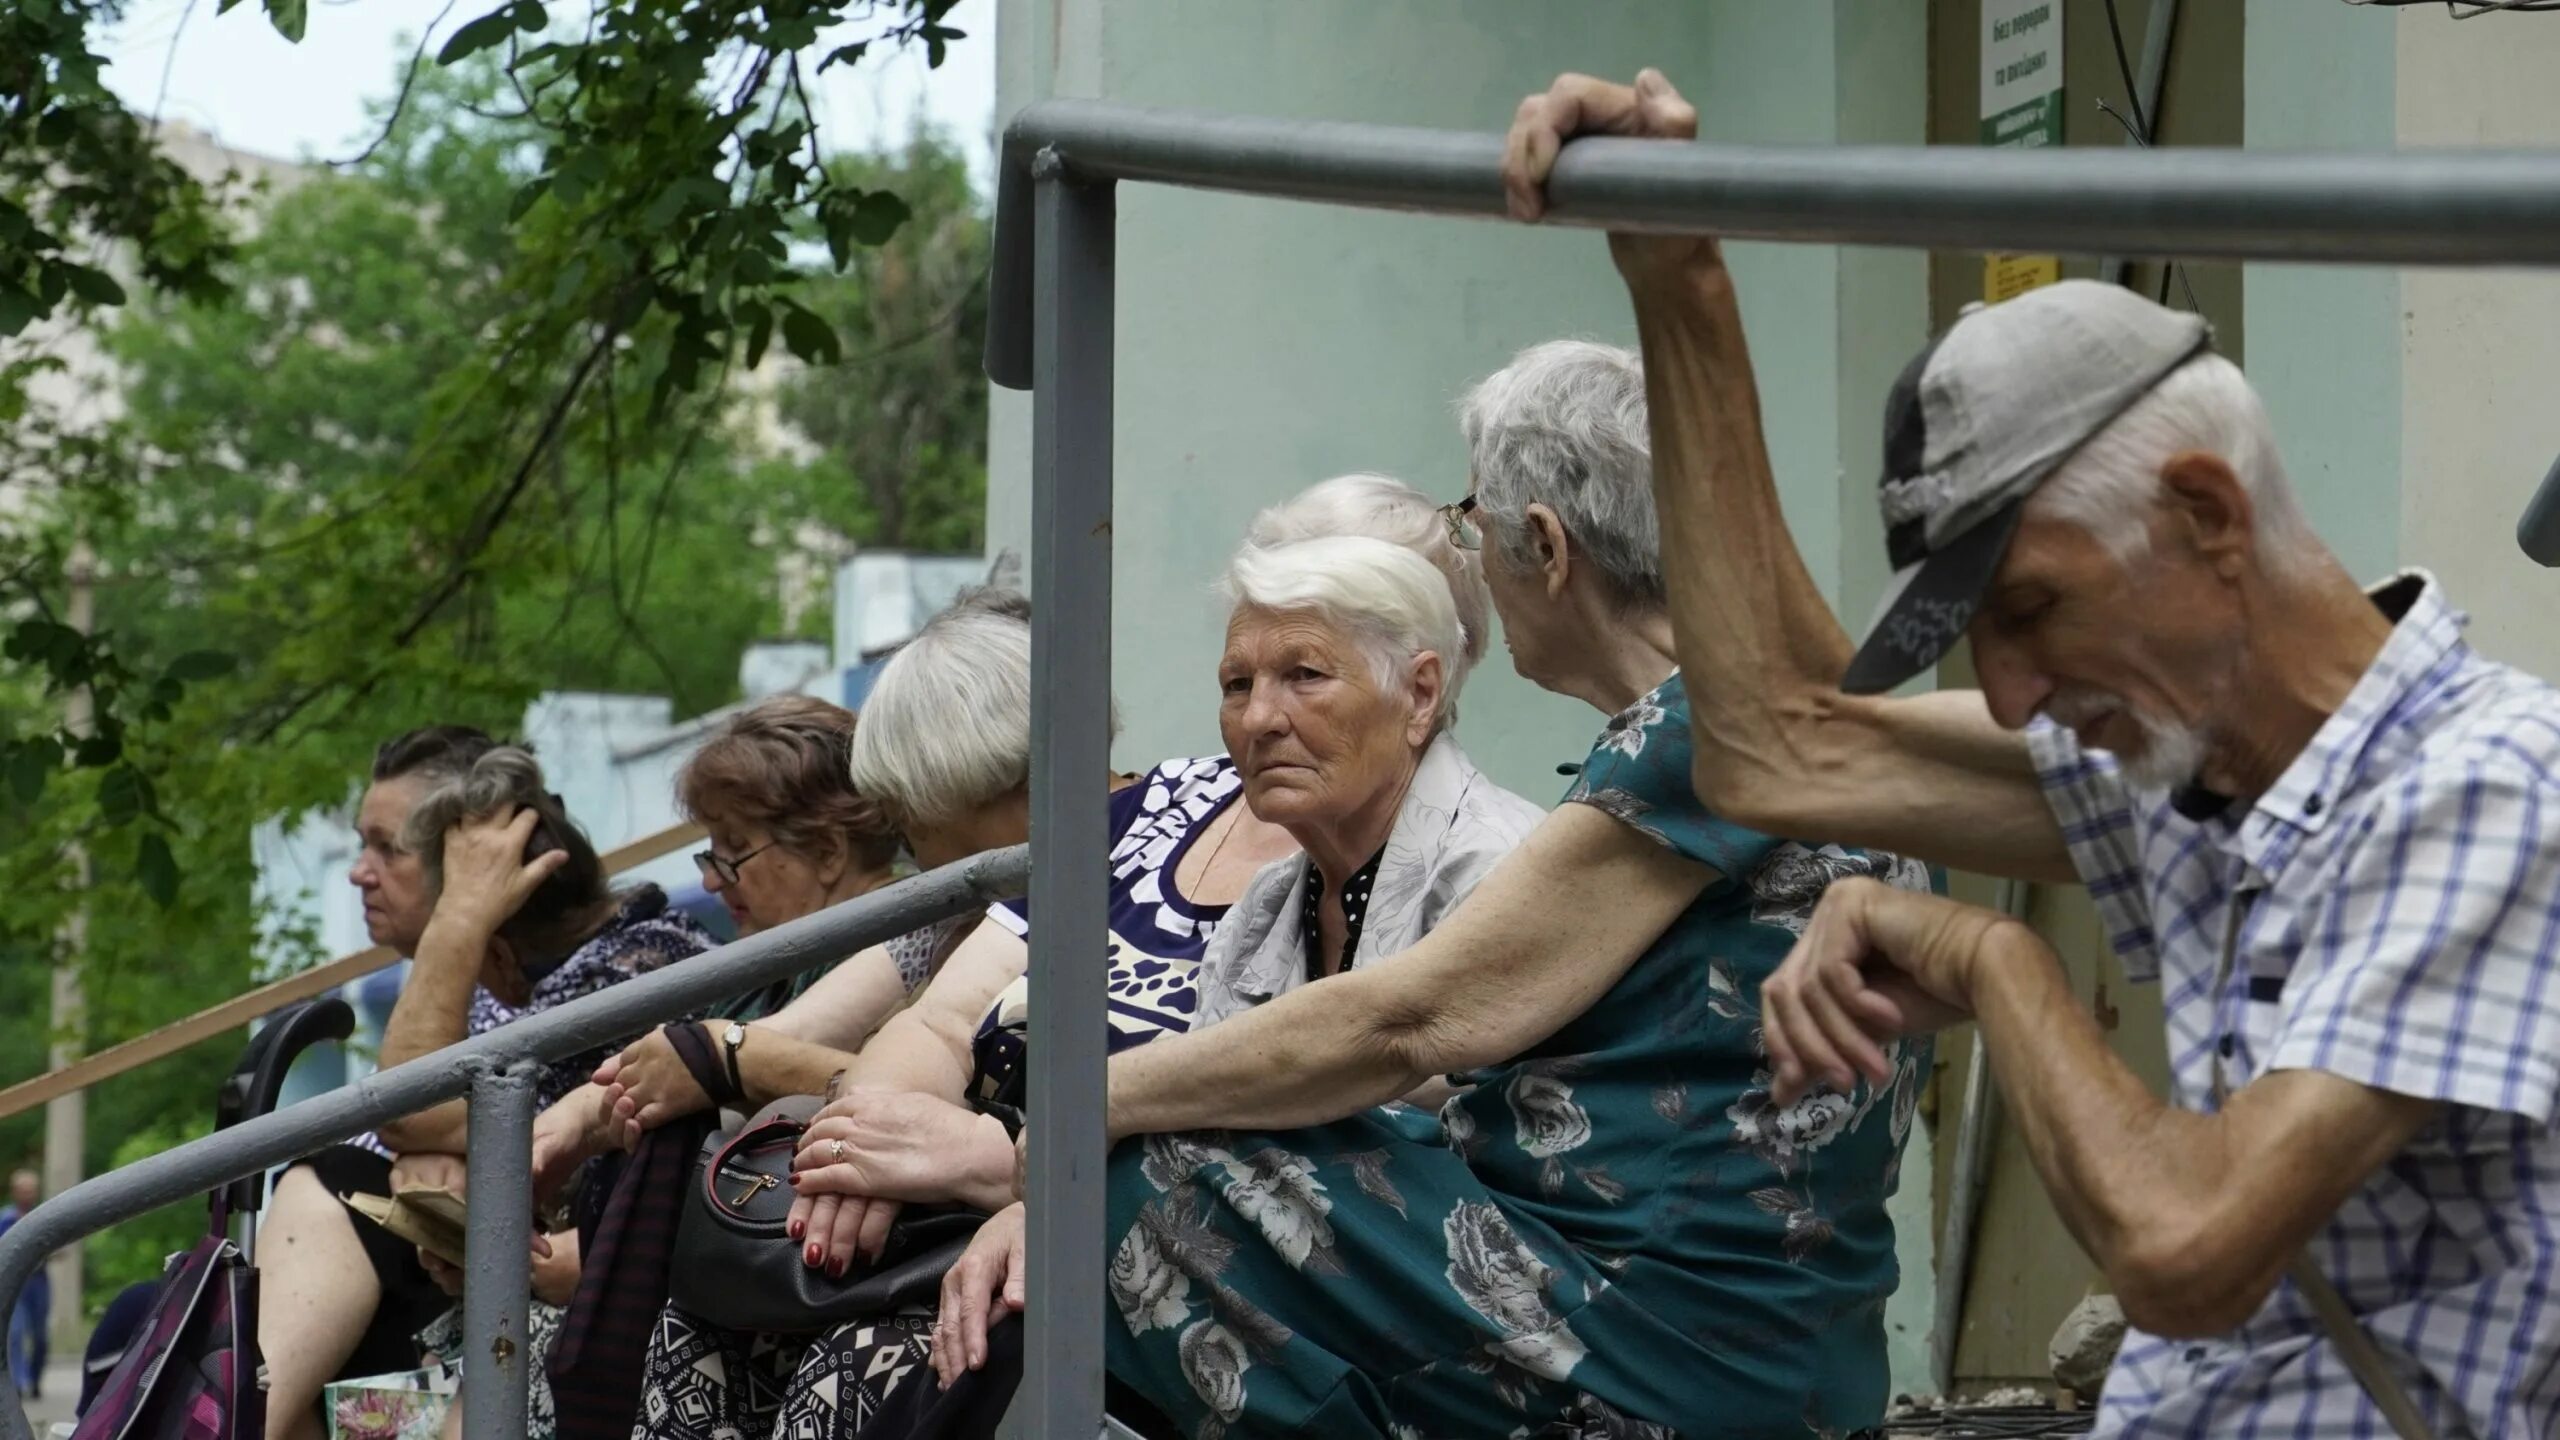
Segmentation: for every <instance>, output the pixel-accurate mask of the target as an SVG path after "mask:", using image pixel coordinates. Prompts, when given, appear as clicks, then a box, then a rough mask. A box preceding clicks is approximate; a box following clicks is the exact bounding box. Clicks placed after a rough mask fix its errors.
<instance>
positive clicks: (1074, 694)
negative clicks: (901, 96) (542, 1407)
mask: <svg viewBox="0 0 2560 1440" xmlns="http://www.w3.org/2000/svg"><path fill="white" fill-rule="evenodd" d="M1032 175H1033V181H1034V184H1035V186H1036V188H1037V192H1038V193H1037V196H1036V199H1035V203H1034V209H1035V211H1036V212H1037V216H1038V218H1037V220H1036V222H1035V223H1036V227H1037V234H1036V236H1035V243H1036V248H1037V253H1036V258H1035V259H1034V260H1033V283H1032V291H1033V297H1032V310H1033V314H1034V319H1033V322H1032V329H1033V340H1032V352H1033V353H1032V375H1033V387H1032V402H1031V431H1032V451H1031V555H1032V570H1031V594H1032V603H1031V637H1032V639H1031V713H1032V727H1031V847H1032V853H1033V855H1034V857H1035V862H1034V864H1033V866H1032V870H1031V914H1032V921H1033V923H1032V926H1031V1116H1030V1129H1029V1132H1028V1133H1029V1135H1030V1150H1031V1154H1030V1160H1031V1175H1030V1183H1031V1194H1030V1197H1029V1199H1030V1202H1031V1205H1030V1235H1029V1241H1030V1270H1031V1273H1030V1277H1029V1278H1030V1313H1029V1315H1028V1317H1027V1318H1028V1319H1029V1321H1030V1333H1029V1335H1028V1337H1027V1338H1028V1340H1029V1341H1030V1344H1029V1347H1028V1349H1027V1350H1026V1351H1025V1355H1026V1357H1027V1359H1026V1363H1025V1367H1024V1374H1023V1385H1022V1389H1021V1391H1020V1392H1019V1394H1018V1396H1017V1398H1016V1400H1015V1406H1014V1423H1015V1427H1016V1433H1019V1434H1025V1435H1034V1436H1040V1437H1044V1440H1050V1437H1063V1436H1082V1435H1098V1434H1100V1433H1101V1430H1102V1331H1101V1328H1100V1326H1101V1322H1102V1318H1103V1293H1102V1286H1103V1266H1104V1242H1103V1190H1102V1179H1103V1162H1104V1151H1105V1146H1104V1139H1103V1094H1104V1084H1105V1078H1104V1059H1105V1052H1106V1049H1107V1042H1108V1035H1109V1027H1110V1021H1109V1018H1108V1011H1107V1009H1106V1008H1105V984H1106V975H1107V971H1108V967H1109V963H1110V930H1109V920H1110V912H1109V908H1108V907H1109V902H1108V897H1107V888H1106V887H1107V883H1108V876H1109V868H1108V867H1109V864H1110V860H1109V855H1110V848H1111V825H1110V801H1109V795H1108V793H1107V791H1106V789H1105V787H1104V780H1105V777H1106V776H1107V775H1108V774H1109V767H1110V763H1111V718H1110V717H1111V356H1112V324H1111V321H1112V266H1111V258H1112V257H1111V252H1112V238H1113V237H1112V228H1113V226H1112V220H1113V205H1112V199H1113V197H1112V187H1111V185H1110V183H1109V182H1108V181H1102V182H1091V181H1079V180H1074V179H1070V178H1068V176H1067V175H1066V174H1065V172H1064V170H1063V168H1062V167H1061V166H1059V165H1058V163H1057V160H1056V157H1055V156H1043V157H1040V158H1039V159H1038V160H1036V161H1035V162H1034V164H1033V170H1032Z"/></svg>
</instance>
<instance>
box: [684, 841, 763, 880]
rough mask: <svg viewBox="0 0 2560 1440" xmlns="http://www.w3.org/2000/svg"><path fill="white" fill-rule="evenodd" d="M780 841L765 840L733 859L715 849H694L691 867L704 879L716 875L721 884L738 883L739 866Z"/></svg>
mask: <svg viewBox="0 0 2560 1440" xmlns="http://www.w3.org/2000/svg"><path fill="white" fill-rule="evenodd" d="M781 843H782V842H781V841H779V840H767V841H766V842H764V843H763V844H761V845H759V846H757V847H756V848H754V849H753V850H750V851H748V852H747V853H746V854H744V855H741V856H739V857H738V858H736V859H735V860H732V859H730V858H729V857H728V856H726V855H723V854H721V853H720V852H719V851H717V850H696V851H694V852H693V867H694V868H695V869H697V870H699V871H701V872H702V874H703V877H704V878H705V879H708V878H709V877H711V876H714V875H717V876H719V877H720V883H721V884H723V885H735V884H737V883H738V867H739V866H741V865H744V864H746V863H747V862H748V861H750V860H753V859H754V858H756V857H757V856H759V855H761V854H763V853H764V852H766V851H767V850H770V849H772V848H773V847H774V846H776V845H779V844H781Z"/></svg>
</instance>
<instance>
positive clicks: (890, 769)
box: [853, 592, 1031, 826]
mask: <svg viewBox="0 0 2560 1440" xmlns="http://www.w3.org/2000/svg"><path fill="white" fill-rule="evenodd" d="M860 713H861V719H860V721H859V722H858V723H856V724H855V726H854V730H853V788H854V789H856V790H858V791H860V792H862V793H863V794H865V795H868V796H870V797H871V798H872V799H873V800H874V801H875V802H877V803H878V804H879V805H880V807H881V808H882V809H883V810H885V811H886V812H888V814H889V815H890V816H891V817H892V818H893V819H895V820H896V821H897V822H898V823H899V824H900V825H902V826H904V825H915V824H922V825H944V824H949V823H950V822H952V821H954V820H956V819H958V818H960V817H961V816H963V815H965V814H967V813H968V812H970V811H971V810H974V809H976V808H977V807H979V806H981V805H984V804H986V803H987V802H988V801H990V800H993V799H995V798H996V797H998V796H1000V795H1003V794H1005V793H1007V792H1009V791H1011V790H1013V789H1015V788H1017V787H1019V786H1021V785H1023V784H1024V783H1026V782H1027V781H1029V780H1030V778H1031V617H1030V607H1029V605H1028V604H1027V603H1026V602H1023V601H1022V600H1021V598H1020V596H1019V595H1016V594H1013V593H1012V592H987V593H985V594H983V595H970V596H964V597H962V599H961V600H960V601H958V602H957V603H955V604H953V605H952V607H951V608H950V609H948V610H945V611H943V612H942V613H941V614H939V615H936V616H934V617H933V618H932V619H931V620H928V621H926V622H925V624H924V628H923V629H921V630H919V631H917V632H916V636H915V638H914V639H912V640H910V641H908V642H907V643H906V644H905V645H904V646H902V647H900V649H899V650H898V653H896V654H895V655H892V656H890V657H889V663H888V664H887V665H885V666H882V667H881V670H880V676H879V678H878V679H877V680H875V681H874V682H872V686H871V694H870V696H869V697H868V698H867V699H865V700H864V701H863V703H862V708H861V712H860Z"/></svg>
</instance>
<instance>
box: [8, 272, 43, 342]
mask: <svg viewBox="0 0 2560 1440" xmlns="http://www.w3.org/2000/svg"><path fill="white" fill-rule="evenodd" d="M46 308H47V307H45V306H41V305H38V304H37V303H36V297H34V296H33V295H30V294H28V293H26V292H25V291H23V290H20V289H19V288H18V287H17V286H15V285H0V340H5V339H7V338H8V337H10V336H12V335H15V334H17V333H18V332H19V331H21V330H24V329H26V328H27V322H28V321H30V320H33V319H34V318H36V317H37V316H39V315H41V314H43V313H44V312H45V310H46Z"/></svg>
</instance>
